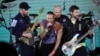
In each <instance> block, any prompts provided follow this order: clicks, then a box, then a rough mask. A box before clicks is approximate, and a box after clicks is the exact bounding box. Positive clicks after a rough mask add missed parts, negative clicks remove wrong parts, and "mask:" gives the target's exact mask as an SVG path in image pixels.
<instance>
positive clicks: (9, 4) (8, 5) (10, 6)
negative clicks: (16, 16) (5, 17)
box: [2, 3, 17, 8]
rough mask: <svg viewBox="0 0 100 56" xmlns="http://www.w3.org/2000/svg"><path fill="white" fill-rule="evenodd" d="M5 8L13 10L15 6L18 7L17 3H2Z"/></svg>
mask: <svg viewBox="0 0 100 56" xmlns="http://www.w3.org/2000/svg"><path fill="white" fill-rule="evenodd" d="M2 4H3V5H4V6H6V7H7V8H12V7H14V6H16V5H17V4H16V3H2Z"/></svg>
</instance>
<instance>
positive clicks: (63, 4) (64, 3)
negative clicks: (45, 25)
mask: <svg viewBox="0 0 100 56" xmlns="http://www.w3.org/2000/svg"><path fill="white" fill-rule="evenodd" d="M65 3H66V1H65V0H64V2H63V10H66V8H65V7H66V6H65Z"/></svg>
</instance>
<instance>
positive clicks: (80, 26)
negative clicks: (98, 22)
mask: <svg viewBox="0 0 100 56" xmlns="http://www.w3.org/2000/svg"><path fill="white" fill-rule="evenodd" d="M81 29H82V25H81V23H79V31H81Z"/></svg>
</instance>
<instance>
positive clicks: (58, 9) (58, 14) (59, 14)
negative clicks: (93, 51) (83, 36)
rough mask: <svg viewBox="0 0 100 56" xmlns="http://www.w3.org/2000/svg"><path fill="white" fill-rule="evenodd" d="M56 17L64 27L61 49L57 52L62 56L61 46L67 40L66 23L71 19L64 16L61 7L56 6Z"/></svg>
mask: <svg viewBox="0 0 100 56" xmlns="http://www.w3.org/2000/svg"><path fill="white" fill-rule="evenodd" d="M54 15H55V21H57V22H59V23H60V24H61V25H62V26H63V35H62V39H61V43H60V47H59V49H58V52H57V54H58V55H59V56H61V55H62V52H61V46H62V44H63V43H64V38H66V37H65V35H66V31H65V30H66V29H65V26H66V24H65V23H66V22H67V21H68V20H69V18H68V17H67V16H66V15H63V14H62V8H61V6H60V5H56V6H55V7H54Z"/></svg>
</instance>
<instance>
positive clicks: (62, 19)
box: [55, 15, 68, 24]
mask: <svg viewBox="0 0 100 56" xmlns="http://www.w3.org/2000/svg"><path fill="white" fill-rule="evenodd" d="M67 20H68V17H67V16H65V15H61V16H60V17H59V18H55V21H57V22H59V23H60V24H63V23H64V22H66V21H67Z"/></svg>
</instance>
